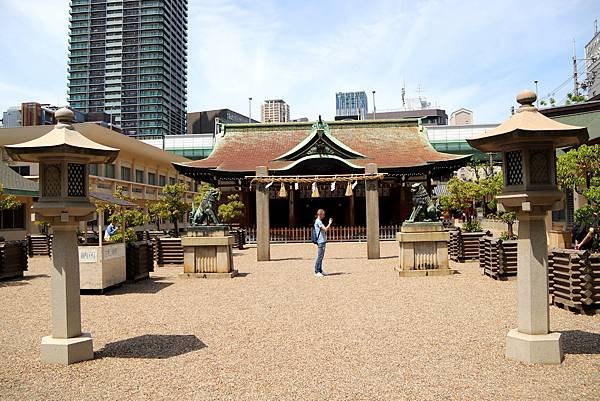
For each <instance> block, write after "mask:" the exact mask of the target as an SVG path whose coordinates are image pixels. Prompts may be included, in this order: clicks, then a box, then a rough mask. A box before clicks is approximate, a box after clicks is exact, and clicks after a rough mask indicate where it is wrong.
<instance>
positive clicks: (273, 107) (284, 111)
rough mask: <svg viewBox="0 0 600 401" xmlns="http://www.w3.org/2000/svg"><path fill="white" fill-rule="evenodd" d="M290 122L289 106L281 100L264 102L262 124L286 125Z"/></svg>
mask: <svg viewBox="0 0 600 401" xmlns="http://www.w3.org/2000/svg"><path fill="white" fill-rule="evenodd" d="M289 121H290V106H289V105H288V104H287V103H286V102H284V101H283V100H281V99H276V100H265V102H264V103H263V105H262V122H263V123H287V122H289Z"/></svg>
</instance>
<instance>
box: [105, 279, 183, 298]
mask: <svg viewBox="0 0 600 401" xmlns="http://www.w3.org/2000/svg"><path fill="white" fill-rule="evenodd" d="M165 279H166V277H150V278H147V279H143V280H140V281H136V282H126V283H124V284H123V285H121V286H119V287H115V288H114V289H110V290H108V291H107V292H104V294H105V295H124V294H156V293H157V292H159V291H162V290H164V289H165V288H167V287H170V286H172V285H173V283H172V282H169V281H162V280H165Z"/></svg>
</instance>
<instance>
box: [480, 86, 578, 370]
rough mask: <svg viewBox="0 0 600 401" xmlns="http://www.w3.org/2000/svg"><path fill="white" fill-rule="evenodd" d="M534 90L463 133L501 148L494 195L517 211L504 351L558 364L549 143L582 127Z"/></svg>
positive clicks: (557, 196) (556, 195)
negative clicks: (512, 323) (492, 120)
mask: <svg viewBox="0 0 600 401" xmlns="http://www.w3.org/2000/svg"><path fill="white" fill-rule="evenodd" d="M535 100H536V94H535V93H534V92H532V91H523V92H521V93H519V95H517V102H518V103H520V104H521V106H520V107H519V109H518V110H517V111H516V112H515V114H514V115H512V116H511V117H510V119H509V120H508V121H506V122H504V123H502V124H500V125H499V126H498V127H497V128H495V129H493V130H491V131H489V132H487V133H484V134H482V135H479V136H477V137H474V138H472V139H469V140H468V142H469V144H470V145H471V146H473V147H474V148H476V149H479V150H481V151H483V152H502V154H503V163H502V169H503V173H504V185H503V188H502V193H501V194H500V195H499V196H497V200H498V203H499V204H501V205H502V206H504V208H505V209H506V210H509V211H514V212H516V213H517V218H518V219H519V231H518V234H519V240H518V241H519V242H518V250H517V322H518V324H517V328H516V329H513V330H511V331H510V332H509V333H508V335H507V336H506V357H507V358H509V359H513V360H516V361H520V362H524V363H530V364H560V363H561V362H562V359H563V352H562V344H561V340H562V339H561V334H560V333H552V332H550V319H549V307H548V298H549V297H548V240H547V237H546V234H547V233H546V219H547V216H548V212H549V211H550V210H558V209H559V208H560V207H562V203H561V201H562V197H563V193H562V192H561V191H559V190H558V188H557V186H556V151H555V148H557V147H558V148H560V147H566V146H575V145H578V144H581V143H584V142H585V141H586V140H587V138H588V133H587V129H586V128H583V127H574V126H571V125H566V124H562V123H559V122H556V121H553V120H551V119H549V118H547V117H545V116H544V115H542V114H541V113H539V112H538V111H537V109H536V108H535V107H534V106H533V104H534V102H535Z"/></svg>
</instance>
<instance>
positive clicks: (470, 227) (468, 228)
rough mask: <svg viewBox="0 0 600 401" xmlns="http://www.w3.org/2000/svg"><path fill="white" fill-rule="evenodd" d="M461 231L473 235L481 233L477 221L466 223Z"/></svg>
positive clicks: (479, 224)
mask: <svg viewBox="0 0 600 401" xmlns="http://www.w3.org/2000/svg"><path fill="white" fill-rule="evenodd" d="M462 230H463V231H464V232H466V233H474V232H478V231H481V223H480V222H479V220H471V221H467V222H466V223H464V224H463V225H462Z"/></svg>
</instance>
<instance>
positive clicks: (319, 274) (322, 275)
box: [315, 273, 325, 277]
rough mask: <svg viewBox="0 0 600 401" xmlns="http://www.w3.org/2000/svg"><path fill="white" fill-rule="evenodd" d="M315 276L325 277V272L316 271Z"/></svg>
mask: <svg viewBox="0 0 600 401" xmlns="http://www.w3.org/2000/svg"><path fill="white" fill-rule="evenodd" d="M315 277H325V275H324V274H323V273H315Z"/></svg>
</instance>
